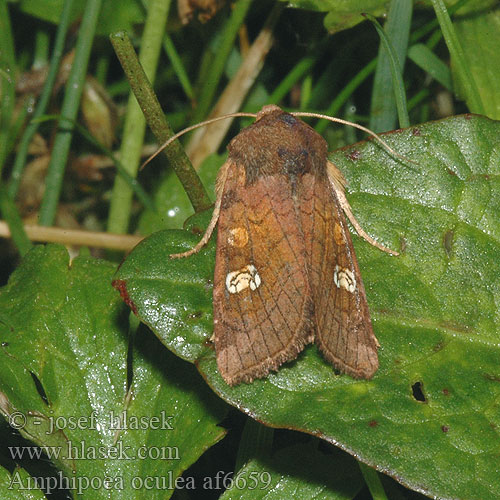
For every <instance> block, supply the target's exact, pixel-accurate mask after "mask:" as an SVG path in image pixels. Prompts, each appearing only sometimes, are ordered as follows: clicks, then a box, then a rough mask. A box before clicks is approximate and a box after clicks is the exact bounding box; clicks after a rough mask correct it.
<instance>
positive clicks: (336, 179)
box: [327, 162, 399, 255]
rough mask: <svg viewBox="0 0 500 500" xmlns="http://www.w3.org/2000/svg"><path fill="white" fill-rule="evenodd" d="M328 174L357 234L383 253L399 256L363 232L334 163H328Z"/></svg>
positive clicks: (343, 181) (342, 179)
mask: <svg viewBox="0 0 500 500" xmlns="http://www.w3.org/2000/svg"><path fill="white" fill-rule="evenodd" d="M327 172H328V178H329V179H330V183H331V184H332V187H333V189H334V191H335V194H336V195H337V198H338V200H339V203H340V206H341V207H342V210H343V211H344V213H345V214H346V215H347V218H348V219H349V220H350V221H351V224H352V225H353V226H354V229H356V232H357V233H358V234H359V235H360V236H361V238H363V239H364V240H366V241H367V242H368V243H370V245H373V246H374V247H376V248H378V249H380V250H382V251H383V252H386V253H388V254H391V255H399V253H398V252H395V251H394V250H391V249H390V248H387V247H385V246H384V245H381V244H380V243H378V242H377V241H375V240H374V239H373V238H372V237H371V236H369V235H368V234H367V233H366V232H365V231H364V230H363V228H362V227H361V225H360V224H359V222H358V221H357V220H356V218H355V217H354V214H353V213H352V210H351V205H349V202H348V201H347V198H346V196H345V191H344V187H345V180H344V178H343V176H342V174H341V173H340V170H339V169H338V168H337V167H336V166H335V165H334V164H333V163H331V162H327Z"/></svg>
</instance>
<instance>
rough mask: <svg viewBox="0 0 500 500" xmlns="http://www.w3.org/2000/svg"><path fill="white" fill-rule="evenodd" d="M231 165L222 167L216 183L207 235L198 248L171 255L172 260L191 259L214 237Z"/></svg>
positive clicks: (227, 162) (225, 164)
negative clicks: (190, 257)
mask: <svg viewBox="0 0 500 500" xmlns="http://www.w3.org/2000/svg"><path fill="white" fill-rule="evenodd" d="M229 165H230V162H229V161H226V163H224V165H222V167H221V169H220V171H219V173H218V174H217V180H216V182H215V195H216V198H215V206H214V211H213V213H212V218H211V219H210V224H209V225H208V227H207V230H206V231H205V234H204V235H203V238H202V239H201V240H200V241H199V242H198V244H197V245H196V246H194V247H193V248H191V250H188V251H187V252H182V253H173V254H171V255H170V258H171V259H181V258H183V257H189V256H190V255H193V254H194V253H198V252H199V251H200V250H201V249H202V248H203V247H204V246H205V245H206V244H207V243H208V240H210V236H212V233H213V232H214V229H215V226H216V225H217V221H218V220H219V215H220V207H221V204H222V193H223V192H224V184H225V183H226V179H227V172H228V170H229Z"/></svg>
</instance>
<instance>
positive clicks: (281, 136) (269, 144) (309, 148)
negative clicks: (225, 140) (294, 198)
mask: <svg viewBox="0 0 500 500" xmlns="http://www.w3.org/2000/svg"><path fill="white" fill-rule="evenodd" d="M228 149H229V158H230V159H231V160H233V161H234V162H236V163H238V164H240V165H243V166H244V168H245V172H246V183H247V185H248V184H252V183H253V182H254V181H255V180H256V179H257V178H258V177H260V176H267V175H276V174H284V175H288V176H290V177H291V179H292V181H293V180H295V179H296V178H297V177H299V176H302V175H304V174H306V173H309V172H310V173H312V174H314V175H318V176H324V175H326V168H325V166H326V155H327V151H328V147H327V144H326V141H325V140H324V139H323V137H321V136H320V135H319V134H318V133H317V132H316V131H315V130H314V129H312V128H311V127H309V125H307V124H306V123H304V122H303V121H302V120H299V119H297V118H295V117H294V116H292V115H291V114H289V113H285V112H284V111H281V110H278V109H276V110H271V111H270V112H268V113H265V114H263V115H262V117H260V118H259V119H258V120H257V121H256V122H255V123H253V124H252V125H250V126H249V127H247V128H245V129H244V130H242V131H241V132H240V133H239V134H238V135H237V136H236V137H235V138H234V139H233V140H232V141H231V142H230V143H229V146H228Z"/></svg>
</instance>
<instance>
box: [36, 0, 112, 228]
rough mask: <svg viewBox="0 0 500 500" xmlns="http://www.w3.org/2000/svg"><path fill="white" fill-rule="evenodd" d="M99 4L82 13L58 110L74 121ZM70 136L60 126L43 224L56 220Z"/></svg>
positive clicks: (95, 1) (96, 0) (42, 209)
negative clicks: (62, 97) (61, 103)
mask: <svg viewBox="0 0 500 500" xmlns="http://www.w3.org/2000/svg"><path fill="white" fill-rule="evenodd" d="M101 6H102V0H89V1H88V2H87V4H86V8H85V11H84V14H83V18H82V24H81V26H80V32H79V35H78V41H77V43H76V48H75V59H74V61H73V65H72V67H71V71H70V74H69V77H68V82H67V84H66V92H65V94H64V100H63V105H62V109H61V115H62V116H63V117H64V118H68V119H69V120H75V118H76V115H77V113H78V108H79V106H80V98H81V95H82V91H83V84H84V81H85V76H86V72H87V64H88V61H89V57H90V51H91V48H92V42H93V40H94V33H95V30H96V27H97V21H98V18H99V13H100V11H101ZM72 137H73V130H72V129H71V128H69V129H68V128H67V127H60V128H59V131H58V133H57V136H56V138H55V141H54V147H53V149H52V156H51V159H50V163H49V169H48V174H47V179H46V183H45V194H44V197H43V201H42V205H41V207H40V218H39V222H40V224H41V225H43V226H51V225H52V224H53V223H54V220H55V216H56V210H57V203H58V201H59V196H60V194H61V188H62V181H63V176H64V170H65V166H66V162H67V159H68V153H69V148H70V145H71V139H72Z"/></svg>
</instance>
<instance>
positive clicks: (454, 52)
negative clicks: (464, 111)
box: [432, 0, 484, 114]
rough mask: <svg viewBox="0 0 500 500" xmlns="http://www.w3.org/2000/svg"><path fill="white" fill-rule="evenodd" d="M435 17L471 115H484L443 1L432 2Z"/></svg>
mask: <svg viewBox="0 0 500 500" xmlns="http://www.w3.org/2000/svg"><path fill="white" fill-rule="evenodd" d="M432 5H433V7H434V11H435V12H436V17H437V19H438V21H439V25H440V26H441V31H442V32H443V36H444V39H445V41H446V45H447V46H448V50H449V51H450V55H451V58H452V60H453V65H454V67H455V69H456V74H457V78H458V80H459V82H460V86H461V88H462V90H463V93H464V96H465V101H466V102H467V105H468V107H469V109H470V110H471V111H472V112H473V113H479V114H484V106H483V102H482V100H481V96H480V94H479V91H478V89H477V86H476V82H475V80H474V75H473V74H472V72H471V71H470V69H469V66H468V64H467V61H466V58H465V54H464V51H463V49H462V46H461V45H460V41H459V39H458V37H457V34H456V32H455V29H454V28H453V24H452V22H451V19H450V16H449V14H448V11H447V10H446V6H445V4H444V2H443V0H432Z"/></svg>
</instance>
